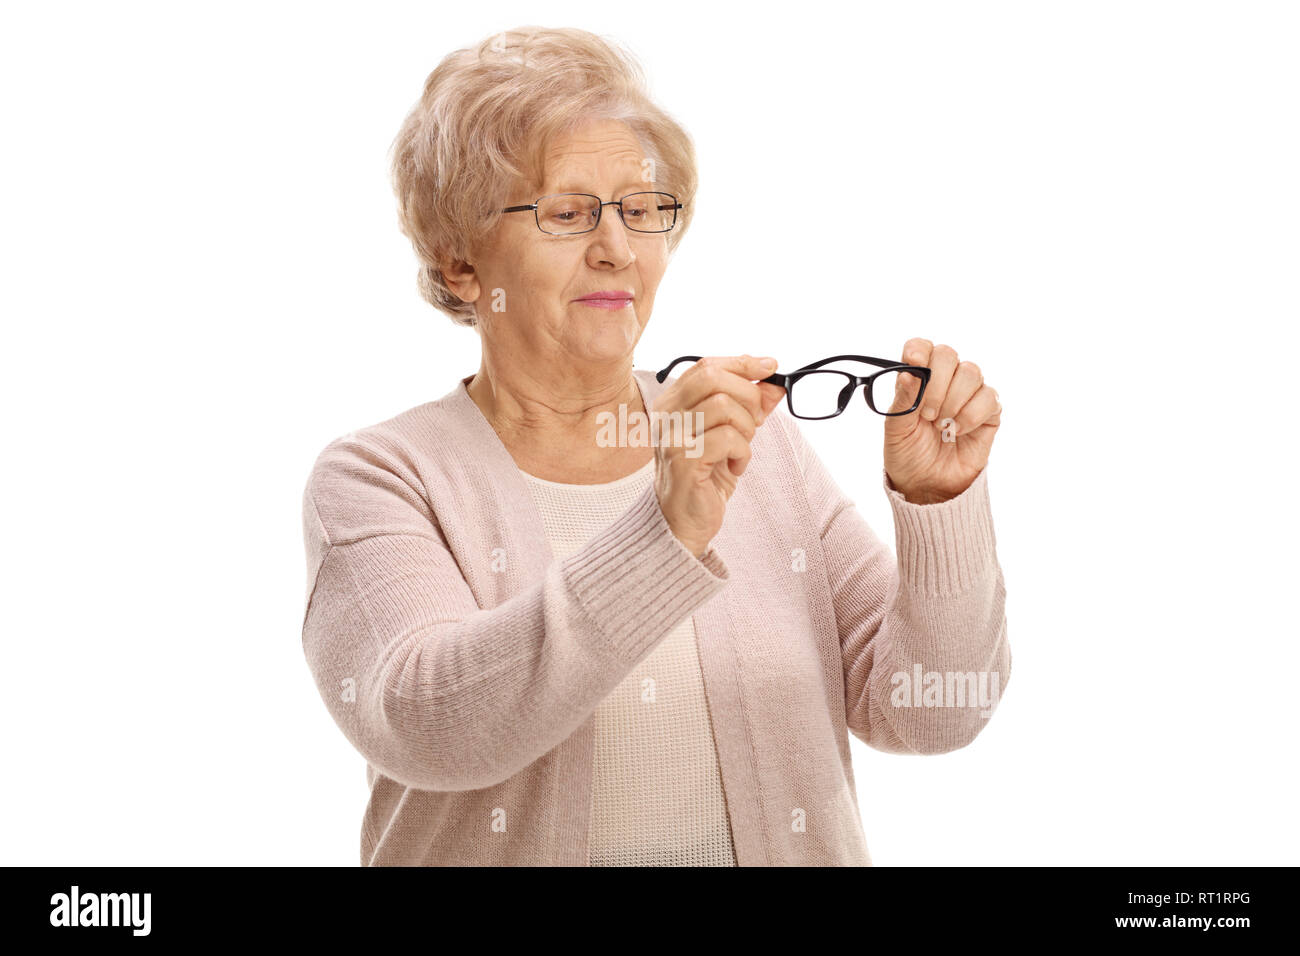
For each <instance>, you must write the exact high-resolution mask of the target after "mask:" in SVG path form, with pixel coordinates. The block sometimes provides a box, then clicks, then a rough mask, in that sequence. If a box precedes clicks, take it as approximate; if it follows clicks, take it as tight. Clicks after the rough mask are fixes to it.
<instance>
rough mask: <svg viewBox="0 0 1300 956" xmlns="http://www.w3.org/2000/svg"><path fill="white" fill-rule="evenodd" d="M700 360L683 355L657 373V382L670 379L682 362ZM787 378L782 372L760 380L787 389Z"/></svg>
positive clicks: (696, 356) (694, 356)
mask: <svg viewBox="0 0 1300 956" xmlns="http://www.w3.org/2000/svg"><path fill="white" fill-rule="evenodd" d="M699 360H700V356H698V355H683V356H681V357H679V358H675V359H673V360H672V361H671V362H670V363H669V364H668V366H667V367H666V368H663V369H660V370H659V371H658V372H655V381H656V382H662V381H663V380H664V379H666V378H667V377H668V373H669V372H671V371H672V370H673V369H674V368H676V367H677V366H678V365H680V364H681V363H682V362H698V361H699ZM785 378H786V377H785V376H784V375H782V374H781V373H780V372H776V373H774V374H772V375H769V376H768V377H767V378H760V379H759V381H760V382H768V383H770V384H772V385H780V386H781V387H782V388H785Z"/></svg>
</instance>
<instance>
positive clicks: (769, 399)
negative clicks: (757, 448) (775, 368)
mask: <svg viewBox="0 0 1300 956" xmlns="http://www.w3.org/2000/svg"><path fill="white" fill-rule="evenodd" d="M758 391H759V394H760V395H762V402H763V404H762V408H761V410H760V414H759V416H758V424H760V425H761V424H763V422H764V421H765V420H766V419H767V416H768V415H770V414H772V409H774V408H776V406H778V405H780V404H781V399H782V398H783V397H784V396H785V389H784V388H782V387H781V386H780V385H773V384H772V383H771V382H759V384H758Z"/></svg>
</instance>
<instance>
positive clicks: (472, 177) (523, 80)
mask: <svg viewBox="0 0 1300 956" xmlns="http://www.w3.org/2000/svg"><path fill="white" fill-rule="evenodd" d="M595 120H618V121H620V122H623V123H626V124H627V125H628V127H630V128H631V130H632V132H633V133H634V134H635V135H636V137H637V139H638V140H639V141H640V143H641V147H642V149H643V151H644V155H645V156H646V157H647V158H649V159H652V160H653V162H654V166H653V172H654V177H653V178H654V180H655V182H656V183H657V184H658V185H657V187H656V188H658V189H661V190H663V191H665V192H669V193H672V194H673V195H674V196H676V197H677V201H678V202H680V203H683V204H684V208H683V209H680V210H678V215H677V224H676V226H675V227H674V228H673V229H672V231H671V232H668V233H667V234H666V236H667V241H668V252H669V255H671V254H672V252H673V251H674V250H675V249H676V248H677V245H678V244H679V243H680V242H681V240H682V236H683V235H684V234H685V233H686V230H687V228H688V227H689V226H690V223H691V214H692V210H693V208H694V199H695V190H696V184H697V181H698V173H697V169H696V163H695V146H694V143H693V142H692V141H691V137H690V135H689V134H688V133H687V132H686V130H685V129H684V128H683V127H682V126H681V125H679V124H678V123H677V122H676V121H675V120H674V119H673V118H672V117H671V116H670V115H669V114H668V113H666V112H665V111H664V110H662V109H660V108H659V107H658V106H657V105H656V104H655V103H654V102H652V101H651V99H650V95H649V93H648V91H647V88H646V81H645V73H644V71H643V70H642V68H641V66H640V64H639V63H638V61H637V60H636V58H635V57H634V56H633V55H632V54H631V53H630V52H627V51H626V50H625V49H623V48H622V47H620V46H619V45H618V44H617V43H615V42H609V41H607V40H606V38H604V37H601V36H597V35H596V34H593V33H588V32H587V31H585V30H578V29H574V28H554V29H552V28H544V27H520V28H518V29H515V30H507V31H505V32H504V33H498V34H495V35H493V36H491V37H488V38H487V39H485V40H483V41H482V42H481V43H479V44H478V45H477V46H475V47H467V48H465V49H460V50H456V51H455V52H454V53H451V54H449V55H448V56H446V57H445V58H444V59H443V60H442V62H441V63H439V64H438V66H437V68H436V69H435V70H434V71H433V72H432V73H430V74H429V76H428V78H427V79H426V80H425V82H424V93H423V94H422V95H421V97H420V99H419V101H418V102H417V103H416V104H415V106H414V107H413V108H412V109H411V111H410V113H409V114H408V115H407V117H406V119H405V120H404V121H403V123H402V127H401V130H400V132H399V133H398V134H397V137H396V138H395V139H394V140H393V144H392V148H391V151H390V155H391V163H392V179H393V191H394V192H395V194H396V196H397V204H398V217H399V223H400V226H401V230H402V234H403V235H405V236H406V237H407V238H409V239H410V240H411V244H412V245H413V246H414V247H415V253H416V257H417V259H418V260H419V273H418V276H417V283H416V284H417V287H418V288H419V291H420V295H421V296H422V297H423V298H424V299H425V300H426V301H428V302H429V303H430V304H431V305H433V306H434V307H435V308H437V309H439V310H441V311H442V312H445V313H447V314H448V315H449V316H451V318H452V321H453V322H455V323H456V324H457V325H464V326H473V325H475V324H476V321H475V311H474V304H473V303H471V302H465V301H463V300H462V299H461V298H460V296H458V295H456V293H455V292H453V291H451V289H450V288H448V286H447V284H446V282H445V281H444V280H443V276H442V271H441V270H440V269H439V262H440V261H443V260H450V261H456V260H465V261H468V260H470V259H471V258H472V250H473V249H474V248H475V247H476V246H477V245H478V243H479V242H480V241H482V240H483V239H485V238H486V237H487V236H488V234H489V233H490V232H491V231H492V230H493V229H494V228H495V227H496V225H497V223H498V221H499V220H500V218H501V215H502V213H501V209H502V207H503V206H505V205H506V203H507V202H508V199H507V198H506V197H507V194H508V192H509V189H510V188H511V186H512V185H513V184H514V183H515V182H517V181H518V180H519V179H523V180H524V181H526V182H529V183H537V184H540V183H542V182H543V180H544V176H545V168H544V163H545V156H546V151H547V148H548V146H549V145H550V143H551V142H552V141H553V140H554V138H555V137H557V136H559V135H562V134H565V133H568V132H571V131H573V130H575V129H577V128H579V127H581V126H583V125H585V124H587V123H589V122H592V121H595Z"/></svg>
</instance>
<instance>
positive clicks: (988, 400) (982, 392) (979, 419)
mask: <svg viewBox="0 0 1300 956" xmlns="http://www.w3.org/2000/svg"><path fill="white" fill-rule="evenodd" d="M1001 410H1002V405H1001V403H1000V402H998V393H997V392H995V391H994V390H993V389H992V388H991V387H989V386H988V385H981V386H980V388H979V390H978V391H977V392H976V393H975V394H974V395H972V396H971V398H970V400H969V401H968V402H966V404H965V405H963V406H962V407H961V408H960V409H958V411H957V413H956V414H955V415H954V416H952V418H953V419H954V421H955V422H956V423H957V434H958V435H969V434H970V433H971V432H973V431H974V430H975V429H977V428H979V427H980V426H981V425H984V424H988V423H989V422H990V420H991V419H992V418H993V416H995V415H996V414H997V413H998V412H1000V411H1001Z"/></svg>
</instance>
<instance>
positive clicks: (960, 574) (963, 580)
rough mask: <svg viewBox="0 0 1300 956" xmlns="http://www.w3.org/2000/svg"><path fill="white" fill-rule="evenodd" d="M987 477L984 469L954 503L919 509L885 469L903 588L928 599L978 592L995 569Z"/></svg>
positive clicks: (899, 574)
mask: <svg viewBox="0 0 1300 956" xmlns="http://www.w3.org/2000/svg"><path fill="white" fill-rule="evenodd" d="M988 471H989V469H988V465H985V466H984V467H983V468H982V469H980V473H979V474H978V475H976V476H975V480H974V481H972V482H971V484H970V487H969V488H967V489H966V490H965V491H963V492H962V493H961V494H959V495H958V496H957V497H955V498H950V499H949V500H947V501H942V502H939V503H938V504H930V505H918V504H913V503H912V502H910V501H908V500H907V499H906V498H904V497H903V493H902V492H901V491H899V490H898V489H896V488H894V487H893V485H892V484H891V482H890V480H889V473H888V472H887V471H885V470H884V469H883V468H882V469H881V472H882V474H883V476H884V486H885V492H886V494H888V495H889V503H890V504H891V505H892V506H893V509H894V542H895V549H896V553H897V556H898V576H899V583H900V585H902V586H905V587H907V588H909V589H910V590H913V591H919V592H922V593H925V594H932V595H948V594H956V593H958V592H960V591H965V590H967V589H969V588H972V587H975V586H977V585H978V584H979V583H980V582H981V580H982V579H983V578H984V577H985V575H987V574H988V573H989V572H991V571H992V570H994V569H995V568H996V566H997V557H996V553H995V547H996V544H997V541H996V538H995V537H994V534H993V513H992V511H991V510H990V506H989V491H988Z"/></svg>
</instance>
